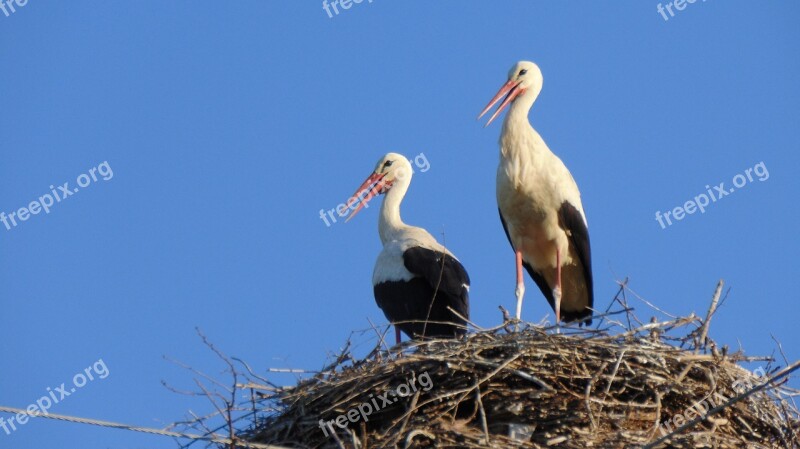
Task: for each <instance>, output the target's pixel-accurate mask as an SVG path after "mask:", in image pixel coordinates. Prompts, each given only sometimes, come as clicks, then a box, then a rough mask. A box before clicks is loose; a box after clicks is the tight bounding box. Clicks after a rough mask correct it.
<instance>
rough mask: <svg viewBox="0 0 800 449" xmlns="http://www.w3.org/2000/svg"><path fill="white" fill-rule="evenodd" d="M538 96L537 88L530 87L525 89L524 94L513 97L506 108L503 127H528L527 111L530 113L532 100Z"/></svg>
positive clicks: (529, 125)
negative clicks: (512, 100)
mask: <svg viewBox="0 0 800 449" xmlns="http://www.w3.org/2000/svg"><path fill="white" fill-rule="evenodd" d="M538 96H539V92H538V90H536V89H531V90H526V91H525V93H524V94H522V95H520V96H519V97H517V98H516V99H514V102H513V103H511V105H510V106H509V108H508V113H507V114H506V118H505V119H504V120H503V128H509V129H511V130H515V129H516V130H518V129H525V128H530V127H531V124H530V122H529V121H528V113H530V111H531V107H532V106H533V102H534V101H536V97H538Z"/></svg>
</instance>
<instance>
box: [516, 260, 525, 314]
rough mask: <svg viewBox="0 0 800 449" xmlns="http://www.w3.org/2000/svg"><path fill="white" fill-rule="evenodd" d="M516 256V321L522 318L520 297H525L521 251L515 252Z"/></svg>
mask: <svg viewBox="0 0 800 449" xmlns="http://www.w3.org/2000/svg"><path fill="white" fill-rule="evenodd" d="M516 256H517V291H516V295H517V315H516V317H517V319H518V320H519V319H520V318H521V317H522V297H523V296H524V295H525V279H524V278H523V277H522V251H519V250H517V251H516Z"/></svg>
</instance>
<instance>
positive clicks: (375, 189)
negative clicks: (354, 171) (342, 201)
mask: <svg viewBox="0 0 800 449" xmlns="http://www.w3.org/2000/svg"><path fill="white" fill-rule="evenodd" d="M384 176H386V173H373V174H371V175H369V177H368V178H367V180H366V181H364V183H363V184H361V187H359V188H358V190H356V193H354V194H353V196H351V197H350V198H349V199H348V200H347V207H349V208H352V207H353V204H355V203H358V207H356V208H355V209H354V210H353V213H351V214H350V216H349V217H347V219H346V220H345V223H346V222H348V221H350V219H351V218H353V217H355V216H356V214H357V213H358V211H360V210H361V209H362V208H363V207H367V203H368V202H369V200H371V199H372V198H375V196H376V195H378V193H380V191H381V188H382V187H383V182H382V181H383V177H384Z"/></svg>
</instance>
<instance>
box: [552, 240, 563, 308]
mask: <svg viewBox="0 0 800 449" xmlns="http://www.w3.org/2000/svg"><path fill="white" fill-rule="evenodd" d="M553 299H554V302H555V306H556V324H558V323H560V322H561V252H560V251H558V250H556V288H554V289H553Z"/></svg>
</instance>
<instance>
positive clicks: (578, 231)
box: [497, 201, 594, 325]
mask: <svg viewBox="0 0 800 449" xmlns="http://www.w3.org/2000/svg"><path fill="white" fill-rule="evenodd" d="M565 206H568V207H571V208H572V210H573V211H574V213H575V214H577V218H578V223H579V226H576V225H575V224H574V223H573V222H574V214H572V213H570V212H566V213H564V211H565ZM497 211H498V212H499V213H500V223H502V224H503V231H504V232H505V233H506V238H507V239H508V243H509V244H511V249H512V250H514V251H516V249H515V248H514V243H513V242H512V241H511V236H510V235H508V226H507V225H506V220H505V219H504V218H503V212H502V211H500V209H498V210H497ZM562 216H563V217H564V218H562ZM562 221H563V222H565V224H566V223H569V225H567V227H566V228H565V227H564V226H565V225H562ZM559 225H560V226H561V228H562V229H568V230H570V233H571V234H572V235H571V236H570V240H571V241H572V244H573V245H575V249H576V250H577V252H578V258H579V259H580V261H581V264H582V265H583V269H584V273H583V274H584V276H585V277H586V283H587V289H588V293H589V309H591V308H593V307H594V293H593V286H592V266H591V254H590V249H589V230H588V229H587V228H586V224H584V222H583V217H581V215H580V213H579V212H578V210H577V209H575V208H574V207H573V206H572V205H571V204H569V203H567V202H566V201H565V202H564V204H562V205H561V208H560V209H559ZM570 225H571V226H572V227H570ZM522 265H523V266H524V267H525V271H527V272H528V275H530V277H531V279H533V281H534V282H535V283H536V286H538V287H539V290H541V292H542V295H544V297H545V299H547V302H548V303H549V304H550V308H552V309H553V310H555V308H556V300H555V298H554V297H553V288H552V287H550V285H548V284H547V281H546V280H545V278H544V276H542V275H540V274H539V273H537V272H536V271H534V269H533V267H531V265H530V264H529V263H527V262H525V261H524V260H523V261H522ZM589 309H586V310H584V311H582V312H580V313H569V312H566V311H564V310H562V311H561V314H562V318H563V319H564V320H566V321H576V320H582V319H584V318H586V317H589V316H592V311H591V310H589ZM584 323H585V324H586V325H590V324H592V320H586V321H584Z"/></svg>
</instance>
